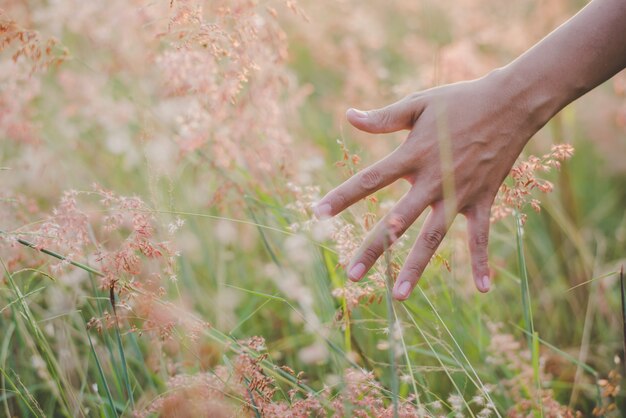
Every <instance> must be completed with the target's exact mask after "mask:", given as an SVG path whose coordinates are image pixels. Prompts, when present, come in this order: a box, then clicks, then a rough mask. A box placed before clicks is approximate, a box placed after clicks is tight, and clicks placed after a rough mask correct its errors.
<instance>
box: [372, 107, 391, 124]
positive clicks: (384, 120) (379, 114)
mask: <svg viewBox="0 0 626 418" xmlns="http://www.w3.org/2000/svg"><path fill="white" fill-rule="evenodd" d="M376 120H377V121H378V124H379V125H380V126H389V125H390V124H391V112H390V111H389V110H377V111H376Z"/></svg>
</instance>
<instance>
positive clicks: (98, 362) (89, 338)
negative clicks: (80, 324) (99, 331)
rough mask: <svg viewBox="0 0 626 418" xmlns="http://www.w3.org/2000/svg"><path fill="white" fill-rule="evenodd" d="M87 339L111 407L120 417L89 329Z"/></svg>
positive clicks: (112, 411)
mask: <svg viewBox="0 0 626 418" xmlns="http://www.w3.org/2000/svg"><path fill="white" fill-rule="evenodd" d="M87 339H88V340H89V347H90V348H91V353H92V354H93V358H94V359H95V360H96V367H97V368H98V374H99V375H100V380H101V381H102V386H104V391H105V392H106V395H107V400H108V401H109V407H110V408H111V413H112V414H113V415H114V416H115V417H119V415H118V413H117V410H116V409H115V406H114V404H113V396H112V395H111V389H109V385H108V383H107V380H106V377H105V376H104V371H103V370H102V365H100V360H99V359H98V354H97V353H96V350H95V348H94V346H93V341H91V335H89V331H87Z"/></svg>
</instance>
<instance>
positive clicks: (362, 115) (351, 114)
mask: <svg viewBox="0 0 626 418" xmlns="http://www.w3.org/2000/svg"><path fill="white" fill-rule="evenodd" d="M346 116H347V117H348V119H350V118H355V119H359V120H363V119H367V112H364V111H362V110H359V109H355V108H353V107H351V108H349V109H348V110H347V111H346Z"/></svg>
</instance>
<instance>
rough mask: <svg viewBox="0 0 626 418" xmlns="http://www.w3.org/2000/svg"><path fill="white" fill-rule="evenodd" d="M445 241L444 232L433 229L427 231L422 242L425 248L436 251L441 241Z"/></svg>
mask: <svg viewBox="0 0 626 418" xmlns="http://www.w3.org/2000/svg"><path fill="white" fill-rule="evenodd" d="M442 240H443V232H442V231H441V230H439V229H433V230H430V231H426V232H425V233H424V234H423V235H422V242H423V244H424V246H425V247H426V248H428V249H430V250H435V249H436V248H437V247H438V246H439V244H441V241H442Z"/></svg>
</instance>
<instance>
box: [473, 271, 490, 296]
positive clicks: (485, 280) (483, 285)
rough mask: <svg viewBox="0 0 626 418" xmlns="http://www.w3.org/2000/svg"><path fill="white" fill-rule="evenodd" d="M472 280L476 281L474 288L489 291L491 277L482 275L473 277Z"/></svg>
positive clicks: (482, 291) (484, 291)
mask: <svg viewBox="0 0 626 418" xmlns="http://www.w3.org/2000/svg"><path fill="white" fill-rule="evenodd" d="M474 281H475V282H476V288H477V289H478V291H479V292H481V293H487V292H489V289H490V288H491V279H490V278H489V276H488V275H484V276H482V277H479V278H476V279H474Z"/></svg>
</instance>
